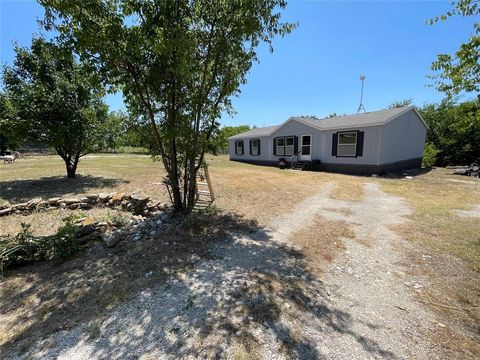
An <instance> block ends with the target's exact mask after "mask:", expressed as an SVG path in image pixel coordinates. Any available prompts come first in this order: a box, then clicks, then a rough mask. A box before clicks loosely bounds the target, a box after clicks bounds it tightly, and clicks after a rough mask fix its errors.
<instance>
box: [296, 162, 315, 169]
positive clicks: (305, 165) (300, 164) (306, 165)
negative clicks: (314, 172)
mask: <svg viewBox="0 0 480 360" xmlns="http://www.w3.org/2000/svg"><path fill="white" fill-rule="evenodd" d="M310 164H311V161H297V162H295V163H293V166H292V170H308V169H310Z"/></svg>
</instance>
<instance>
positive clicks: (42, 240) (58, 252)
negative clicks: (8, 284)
mask: <svg viewBox="0 0 480 360" xmlns="http://www.w3.org/2000/svg"><path fill="white" fill-rule="evenodd" d="M76 218H77V217H76V216H68V217H66V218H65V219H63V220H64V222H65V224H64V225H63V226H62V227H61V228H59V229H58V231H57V233H56V234H55V235H51V236H34V235H33V234H32V232H31V230H30V224H25V223H22V230H21V231H20V232H19V233H18V234H17V235H16V236H15V237H14V238H13V239H8V238H2V239H0V262H1V264H0V266H1V268H2V269H1V270H2V271H3V267H4V266H5V267H11V266H20V265H25V264H29V263H33V262H36V261H43V260H58V261H65V260H66V259H68V258H69V257H71V256H72V255H74V254H75V253H76V252H77V251H78V250H79V244H78V241H77V239H76V237H75V235H76V233H77V231H78V227H77V226H76V225H75V224H74V222H75V220H76Z"/></svg>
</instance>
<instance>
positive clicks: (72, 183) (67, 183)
mask: <svg viewBox="0 0 480 360" xmlns="http://www.w3.org/2000/svg"><path fill="white" fill-rule="evenodd" d="M123 183H128V180H123V179H108V178H104V177H100V176H91V175H77V177H75V178H74V179H69V178H67V177H64V176H48V177H43V178H39V179H26V180H12V181H0V198H2V199H4V200H7V201H9V202H11V203H21V202H25V201H28V200H31V199H32V198H35V197H42V198H49V197H57V196H63V195H65V194H82V193H85V192H86V191H87V190H88V189H94V188H111V187H114V186H116V185H119V184H123Z"/></svg>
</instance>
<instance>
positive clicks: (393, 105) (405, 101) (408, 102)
mask: <svg viewBox="0 0 480 360" xmlns="http://www.w3.org/2000/svg"><path fill="white" fill-rule="evenodd" d="M412 104H413V100H412V99H403V100H400V101H394V102H393V103H391V104H390V105H388V109H395V108H400V107H404V106H411V105H412Z"/></svg>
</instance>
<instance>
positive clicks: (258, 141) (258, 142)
mask: <svg viewBox="0 0 480 360" xmlns="http://www.w3.org/2000/svg"><path fill="white" fill-rule="evenodd" d="M260 143H261V141H260V139H258V140H257V144H258V155H260Z"/></svg>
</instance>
